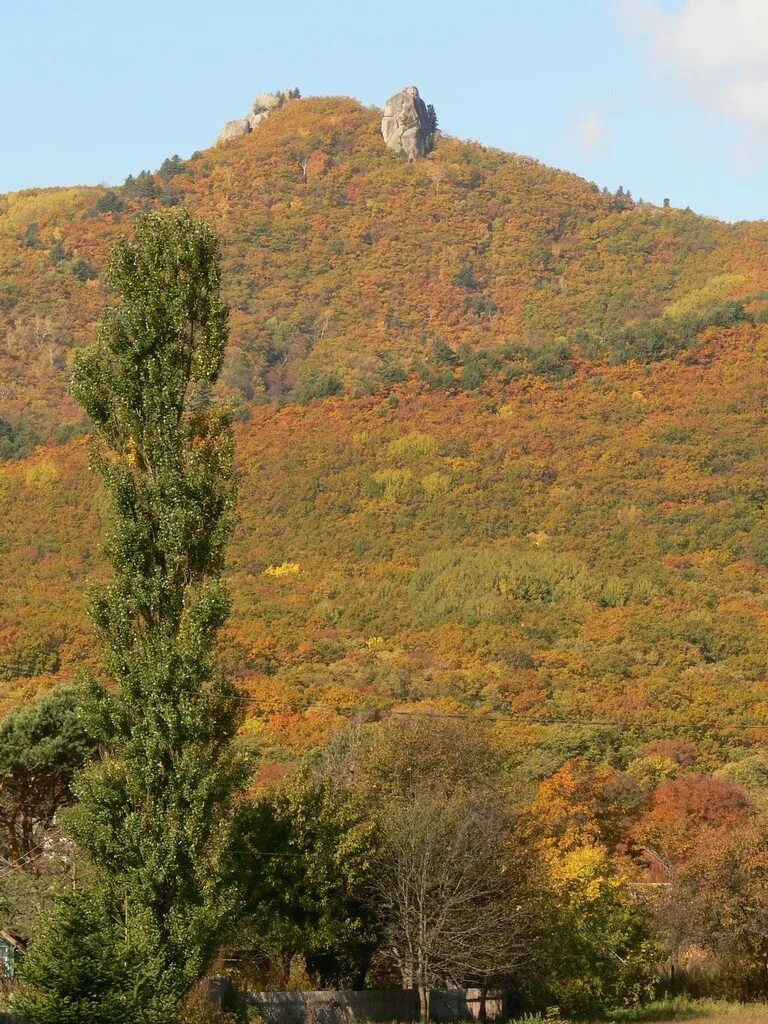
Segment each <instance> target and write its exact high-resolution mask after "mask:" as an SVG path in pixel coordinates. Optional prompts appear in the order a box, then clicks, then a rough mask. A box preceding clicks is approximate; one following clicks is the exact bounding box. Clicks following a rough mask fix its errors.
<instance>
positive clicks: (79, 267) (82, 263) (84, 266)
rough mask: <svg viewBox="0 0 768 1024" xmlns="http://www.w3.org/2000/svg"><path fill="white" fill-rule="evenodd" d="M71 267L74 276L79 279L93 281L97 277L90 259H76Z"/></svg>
mask: <svg viewBox="0 0 768 1024" xmlns="http://www.w3.org/2000/svg"><path fill="white" fill-rule="evenodd" d="M71 269H72V276H73V277H76V278H77V280H78V281H92V280H93V279H94V278H95V277H96V271H95V270H94V269H93V267H92V266H91V265H90V263H89V262H88V260H84V259H79V260H75V262H74V263H73V264H72V268H71Z"/></svg>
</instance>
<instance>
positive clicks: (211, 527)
mask: <svg viewBox="0 0 768 1024" xmlns="http://www.w3.org/2000/svg"><path fill="white" fill-rule="evenodd" d="M107 282H108V284H109V285H110V286H111V287H112V288H113V289H114V290H115V291H116V292H117V294H118V295H119V297H120V302H119V303H118V304H117V305H116V306H114V307H112V308H108V309H106V310H105V312H104V314H103V316H102V319H101V322H100V326H99V331H98V335H97V342H96V344H95V345H94V346H93V347H92V348H90V349H89V350H87V351H85V352H84V353H83V354H82V355H80V357H79V358H78V359H77V362H76V364H75V369H74V376H73V391H74V394H75V395H76V397H77V398H78V400H79V401H80V403H81V404H82V406H83V408H84V409H85V411H86V413H87V415H88V417H89V419H90V421H91V423H92V425H93V429H94V431H95V433H96V435H97V437H98V440H99V443H98V445H97V447H96V448H95V449H94V453H93V466H94V468H95V469H96V471H97V472H98V474H99V475H100V477H101V479H102V480H103V482H104V484H105V485H106V488H107V491H108V492H109V495H110V497H111V503H112V509H113V514H112V524H111V530H110V533H109V538H108V542H107V547H106V552H107V556H108V559H109V562H110V563H111V566H112V570H113V571H112V575H111V578H110V579H109V581H108V582H106V583H105V584H103V585H101V586H98V587H97V588H95V589H94V591H93V593H92V595H91V602H90V610H91V616H92V619H93V621H94V623H95V625H96V628H97V631H98V634H99V636H100V638H101V641H102V646H103V664H104V670H105V674H106V677H107V678H108V680H110V681H111V683H112V684H113V685H111V686H108V687H107V686H103V685H101V684H97V683H95V682H94V683H92V684H91V686H90V692H89V697H88V699H87V701H86V712H85V713H86V721H87V724H88V727H89V729H90V731H91V732H92V734H93V735H94V737H95V738H96V739H97V740H98V741H99V743H100V744H101V749H102V757H101V759H100V761H99V762H97V763H96V764H94V765H93V766H91V767H89V768H87V769H86V770H85V771H84V772H83V773H82V774H81V776H80V777H79V779H78V780H77V782H76V785H75V794H76V796H77V798H78V803H77V804H76V805H75V807H74V808H72V810H71V811H70V812H69V814H68V821H67V831H68V833H69V835H70V836H71V837H72V838H73V839H74V840H75V841H76V843H77V844H78V846H79V848H80V849H81V850H82V851H84V853H85V854H86V857H87V859H88V861H89V863H90V865H91V867H92V869H93V871H92V876H93V881H92V882H89V883H88V886H91V890H90V895H91V896H92V899H90V900H89V899H88V898H87V897H88V896H89V890H88V887H87V886H86V889H85V891H84V892H82V891H81V893H80V896H79V898H78V899H69V900H63V901H61V903H60V905H59V907H58V909H57V911H56V916H55V918H54V920H53V921H52V922H51V923H50V925H49V927H48V929H47V932H44V933H43V934H42V935H41V937H40V940H39V941H38V943H37V947H36V948H35V947H34V946H33V949H32V951H31V953H30V954H29V957H28V961H29V964H28V970H27V976H28V977H29V978H30V980H32V981H33V983H35V989H34V990H33V993H32V995H31V996H30V997H28V998H27V999H26V1000H25V1002H24V1005H23V1006H22V1009H23V1011H24V1013H25V1015H26V1016H27V1017H28V1018H29V1020H30V1021H31V1022H32V1024H37V1022H38V1021H40V1022H44V1021H53V1020H58V1019H59V1018H58V1017H56V1012H59V1013H60V1014H62V1016H61V1019H65V1016H64V1015H63V1009H66V1020H67V1021H70V1020H71V1021H80V1020H82V1021H90V1020H92V1019H94V1017H93V1014H94V1012H96V1014H97V1015H98V1010H97V1011H94V1006H97V1007H98V1006H99V1005H103V1006H104V1007H106V1006H109V1007H110V1010H109V1013H110V1014H111V1015H112V1016H111V1017H110V1019H113V1018H114V1019H117V1011H116V1007H117V1006H118V1005H119V1006H122V1007H123V1008H124V1010H125V1013H126V1020H132V1021H133V1020H135V1021H142V1022H152V1024H169V1022H173V1021H176V1020H177V1019H178V1016H179V1012H180V1007H181V1005H182V1003H183V1000H184V997H185V995H186V993H187V991H188V990H189V987H190V986H191V985H192V984H193V983H194V982H195V981H196V980H197V979H198V978H199V977H200V976H201V975H202V974H203V973H204V972H205V971H206V970H207V969H208V967H209V966H210V963H211V960H212V958H213V956H214V955H215V952H216V950H217V948H218V946H219V945H220V943H221V940H222V936H223V934H224V930H225V929H226V928H227V926H228V924H229V923H230V922H231V920H232V916H233V913H234V912H235V910H236V909H237V905H238V901H239V896H238V892H237V886H236V885H235V884H234V880H233V876H232V873H231V852H232V846H233V836H234V819H235V797H236V794H237V791H238V789H239V788H240V787H241V786H242V784H243V781H244V769H243V764H242V762H241V761H240V760H239V759H238V757H237V756H235V752H234V750H233V739H234V736H235V733H236V730H237V726H238V724H239V720H240V709H241V700H240V697H239V695H238V692H237V691H236V689H235V688H234V686H233V685H232V684H231V683H230V682H229V681H228V680H226V679H225V678H223V676H222V675H221V674H220V672H219V671H217V668H216V663H215V657H214V643H215V637H216V633H217V631H218V629H219V628H220V627H221V625H222V623H223V622H224V620H225V618H226V616H227V612H228V599H227V594H226V589H225V587H224V584H223V582H222V579H221V573H222V567H223V564H224V549H225V544H226V541H227V538H228V535H229V533H230V529H231V525H232V518H233V503H234V496H235V495H234V483H233V472H232V458H233V445H232V436H231V431H230V424H229V419H228V416H227V415H226V413H225V412H223V411H222V410H219V409H216V408H214V407H212V406H211V405H210V404H209V403H208V402H207V401H202V402H201V401H199V400H196V395H197V398H198V399H199V392H200V391H202V392H203V393H206V394H207V393H208V392H207V389H208V388H209V387H210V385H212V384H213V383H214V382H215V381H216V379H217V377H218V375H219V371H220V369H221V365H222V359H223V355H224V348H225V345H226V341H227V323H228V313H227V309H226V307H225V306H224V305H223V303H222V301H221V298H220V293H219V282H220V255H219V248H218V242H217V239H216V237H215V235H214V233H213V232H212V231H211V229H210V228H209V227H208V226H207V225H206V224H205V223H203V222H201V221H195V220H193V219H192V218H191V217H190V216H189V214H188V213H187V212H186V211H184V210H181V211H174V212H173V213H170V214H160V213H149V214H146V215H144V216H143V217H141V218H139V219H138V221H137V224H136V230H135V237H134V239H133V241H130V240H128V239H125V238H123V239H121V240H119V241H118V242H117V243H116V245H115V246H114V249H113V251H112V256H111V260H110V263H109V267H108V271H107ZM83 896H85V897H86V901H85V902H86V904H87V906H86V908H85V910H84V903H83ZM99 914H101V919H102V920H103V923H102V925H101V926H100V928H99V933H100V934H101V936H102V937H104V939H103V941H104V943H108V939H107V938H106V937H109V936H111V937H112V940H111V941H113V943H114V950H113V954H112V955H111V956H110V957H107V958H106V962H108V963H109V964H111V965H112V966H111V967H110V976H109V977H107V978H104V976H103V975H104V971H100V970H99V965H98V963H94V969H93V974H92V975H89V973H88V971H82V970H81V971H80V974H79V975H78V977H77V978H74V979H73V978H68V979H67V972H66V970H63V971H61V970H59V971H57V972H51V980H50V982H48V981H46V972H45V970H44V961H45V958H46V957H48V958H51V957H55V955H56V943H55V942H53V941H52V937H53V935H54V934H55V933H56V932H57V930H58V934H65V933H66V932H67V927H69V928H70V930H72V928H73V925H74V924H77V922H78V921H81V920H85V921H86V922H90V924H89V926H88V927H89V929H90V930H91V932H92V931H93V928H94V924H93V918H94V915H96V916H98V915H99ZM61 952H62V951H61V950H59V955H61ZM36 958H37V960H36ZM104 959H105V958H103V957H102V961H104ZM41 961H42V964H41ZM117 964H122V965H123V973H122V975H119V972H118V971H117V970H116V968H115V965H117ZM62 975H63V976H64V978H63V980H62ZM118 976H120V977H122V979H123V980H122V982H121V983H119V982H118ZM121 985H122V987H121ZM116 988H120V989H121V991H120V992H119V993H118V994H117V996H116ZM78 1006H79V1007H80V1009H81V1011H82V1012H81V1013H80V1015H78V1013H79V1012H80V1011H78ZM104 1012H106V1009H105V1011H104ZM73 1014H74V1015H73ZM105 1019H106V1018H105Z"/></svg>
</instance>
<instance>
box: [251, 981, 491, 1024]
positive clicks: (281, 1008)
mask: <svg viewBox="0 0 768 1024" xmlns="http://www.w3.org/2000/svg"><path fill="white" fill-rule="evenodd" d="M244 998H245V1002H246V1003H247V1005H249V1006H253V1007H254V1008H256V1009H258V1011H259V1013H260V1014H261V1016H262V1017H263V1018H264V1022H265V1024H347V1022H352V1021H415V1020H418V1019H419V994H418V992H416V991H415V990H413V989H386V990H374V989H370V990H365V991H359V992H352V991H344V992H247V993H246V994H245V997H244ZM486 1012H487V1014H488V1019H489V1020H503V1019H504V1017H505V1016H506V1006H505V999H504V995H503V993H501V992H489V993H488V996H487V998H486ZM479 1013H480V990H479V989H471V988H470V989H446V990H437V989H436V990H433V991H432V992H431V993H430V1017H431V1018H432V1020H437V1021H471V1020H476V1019H477V1017H478V1016H479Z"/></svg>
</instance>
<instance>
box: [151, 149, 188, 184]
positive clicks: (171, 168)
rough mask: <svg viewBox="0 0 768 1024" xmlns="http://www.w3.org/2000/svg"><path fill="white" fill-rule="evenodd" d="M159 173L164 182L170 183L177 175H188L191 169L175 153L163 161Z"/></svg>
mask: <svg viewBox="0 0 768 1024" xmlns="http://www.w3.org/2000/svg"><path fill="white" fill-rule="evenodd" d="M157 173H158V176H159V177H160V178H162V180H163V181H170V179H171V178H173V177H175V175H177V174H188V173H189V168H188V167H187V164H186V161H184V160H182V159H181V157H180V156H179V154H178V153H174V155H173V156H168V157H166V158H165V160H163V162H162V163H161V164H160V170H159V171H158V172H157Z"/></svg>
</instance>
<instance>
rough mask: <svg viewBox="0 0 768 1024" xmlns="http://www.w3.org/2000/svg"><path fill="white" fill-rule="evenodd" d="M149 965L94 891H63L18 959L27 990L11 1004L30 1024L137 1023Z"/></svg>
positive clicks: (148, 988) (148, 993)
mask: <svg viewBox="0 0 768 1024" xmlns="http://www.w3.org/2000/svg"><path fill="white" fill-rule="evenodd" d="M152 966H153V965H152V960H151V953H150V952H149V951H148V950H143V949H141V948H140V947H139V946H137V945H135V944H127V943H126V942H125V939H124V936H123V934H122V931H121V928H120V926H119V924H118V922H117V921H116V920H115V919H114V917H113V916H112V915H111V914H110V911H109V909H108V908H107V907H106V906H105V905H104V904H103V903H102V902H101V901H100V900H99V899H98V898H97V897H96V896H95V895H94V894H93V893H84V892H81V891H68V892H65V893H63V894H62V895H61V896H60V897H59V901H58V905H57V912H56V914H55V916H53V917H52V918H51V919H50V920H49V921H47V922H45V926H44V927H43V928H42V930H41V932H40V934H39V936H38V937H37V938H36V939H35V941H34V942H33V943H32V946H31V948H30V950H29V951H28V953H27V954H26V956H25V957H24V959H23V960H22V969H21V977H22V980H23V981H25V982H27V983H28V985H30V986H32V988H31V989H30V990H29V991H22V992H21V993H20V994H19V995H17V996H16V998H15V999H14V1002H13V1008H14V1010H15V1012H16V1013H18V1014H19V1015H20V1016H21V1017H23V1018H24V1020H26V1021H28V1022H29V1024H106V1022H107V1021H109V1024H136V1022H137V1021H139V1020H147V1019H148V1018H147V1017H146V1016H143V1015H142V1008H143V1006H144V1005H146V1004H147V1003H148V1002H150V1001H151V999H152V991H151V986H152V983H153V978H152V974H153V971H152Z"/></svg>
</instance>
